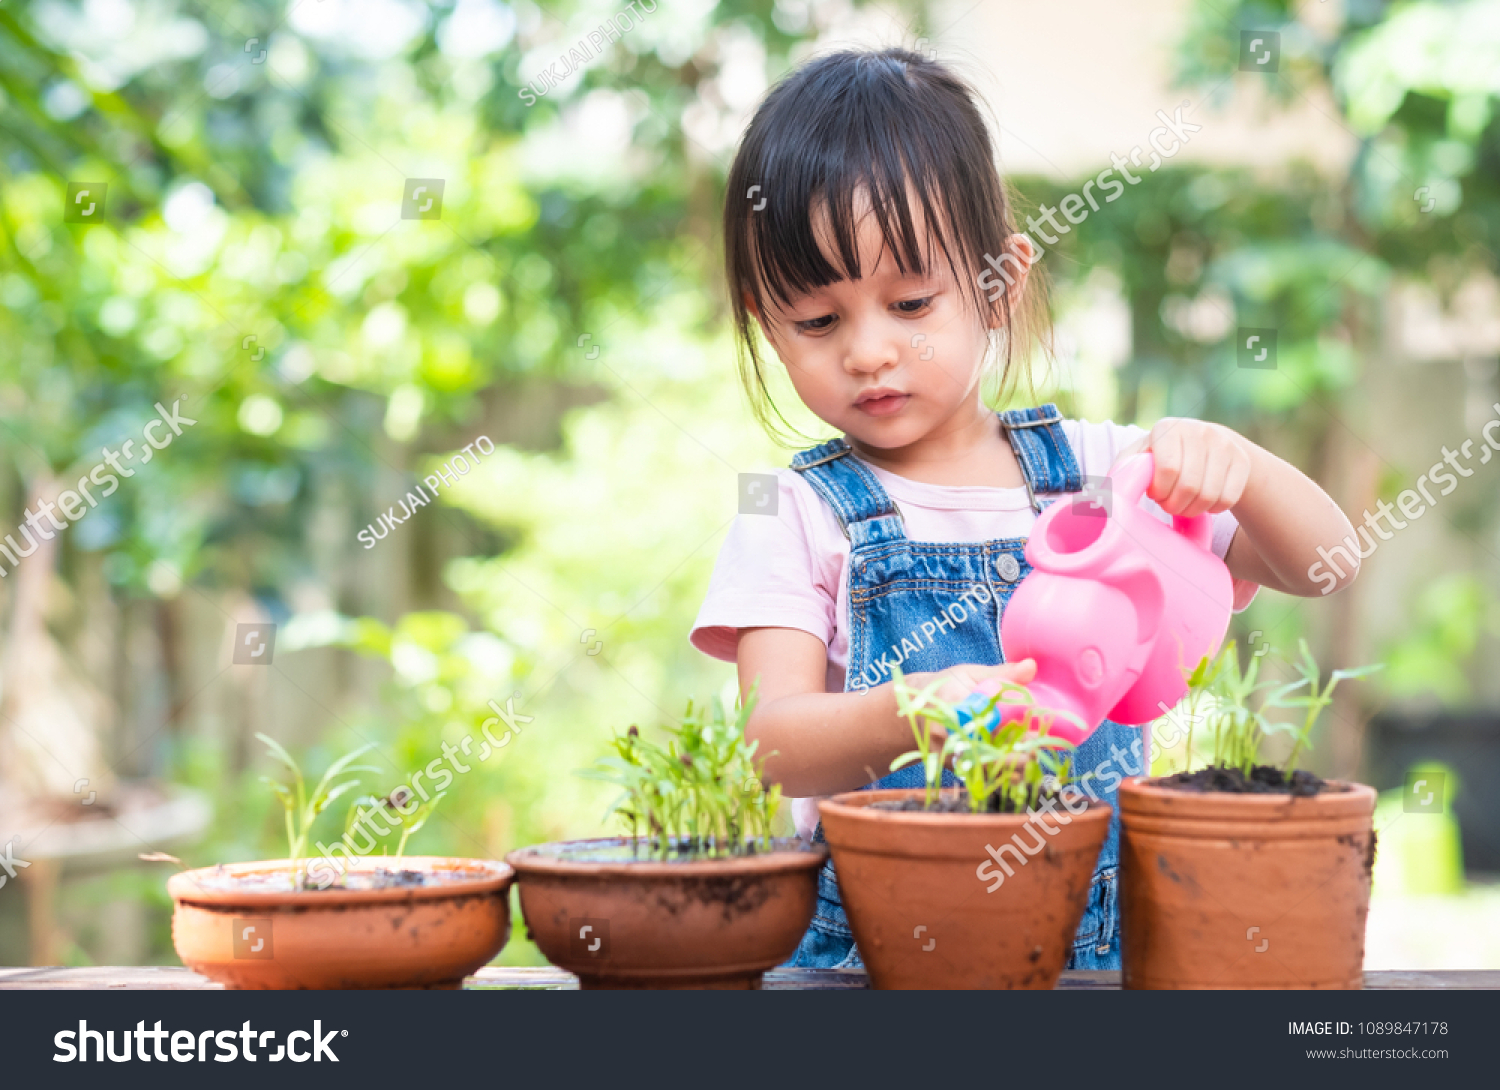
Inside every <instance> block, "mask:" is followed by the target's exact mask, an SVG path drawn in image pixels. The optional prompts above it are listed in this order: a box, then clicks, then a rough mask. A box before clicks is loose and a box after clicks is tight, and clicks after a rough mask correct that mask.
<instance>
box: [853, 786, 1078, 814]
mask: <svg viewBox="0 0 1500 1090" xmlns="http://www.w3.org/2000/svg"><path fill="white" fill-rule="evenodd" d="M1056 797H1057V794H1056V792H1049V793H1046V794H1044V795H1043V796H1042V798H1056ZM870 809H871V810H895V811H899V812H902V813H919V812H920V813H927V814H972V813H974V811H973V810H971V809H969V793H968V792H967V791H959V792H956V793H952V792H949V791H944V792H943V794H942V795H940V796H939V797H938V800H937V802H936V803H935V804H934V805H932V806H928V805H927V800H926V799H924V798H922V797H921V796H917V797H916V798H910V799H895V800H891V801H888V802H886V801H882V802H872V803H870ZM1025 812H1026V811H1025V810H1024V809H1019V808H1017V807H1016V805H1015V804H1014V803H1013V802H1012V801H1011V799H1010V798H1009V797H1007V796H1003V795H1002V794H1001V793H1000V792H998V791H997V792H996V793H995V794H993V795H991V796H990V797H989V799H988V800H987V802H986V805H985V808H984V809H983V810H981V811H979V813H982V814H1022V813H1025Z"/></svg>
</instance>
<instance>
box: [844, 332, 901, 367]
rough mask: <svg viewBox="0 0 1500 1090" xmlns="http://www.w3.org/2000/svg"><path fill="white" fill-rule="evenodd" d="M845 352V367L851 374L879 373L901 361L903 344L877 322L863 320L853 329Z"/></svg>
mask: <svg viewBox="0 0 1500 1090" xmlns="http://www.w3.org/2000/svg"><path fill="white" fill-rule="evenodd" d="M852 334H853V335H852V336H851V337H850V338H849V341H848V348H847V349H846V350H845V353H844V369H845V370H846V371H848V372H849V373H850V374H856V375H873V374H878V373H879V372H880V371H881V369H883V368H885V367H892V366H895V365H896V364H897V363H899V362H901V345H900V342H899V341H898V340H897V339H896V338H895V337H893V336H891V335H889V334H888V333H887V332H886V331H885V330H882V329H880V328H879V323H876V322H861V323H859V324H858V325H857V326H855V328H854V329H853V330H852Z"/></svg>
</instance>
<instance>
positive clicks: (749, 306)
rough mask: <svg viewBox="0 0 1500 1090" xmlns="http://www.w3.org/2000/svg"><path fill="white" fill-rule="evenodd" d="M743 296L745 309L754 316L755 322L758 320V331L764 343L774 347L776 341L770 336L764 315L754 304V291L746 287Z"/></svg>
mask: <svg viewBox="0 0 1500 1090" xmlns="http://www.w3.org/2000/svg"><path fill="white" fill-rule="evenodd" d="M744 298H745V310H746V311H748V312H749V313H750V314H751V315H753V316H754V318H755V320H756V322H758V323H759V324H760V331H761V334H762V335H763V336H764V337H765V338H766V343H767V344H769V345H772V346H773V347H774V346H775V344H776V342H775V340H773V339H772V337H771V330H770V329H769V327H767V325H766V318H765V315H763V314H762V313H761V312H760V308H759V307H758V306H756V305H755V295H754V293H752V292H751V291H750V290H749V289H748V288H747V289H746V290H745V293H744Z"/></svg>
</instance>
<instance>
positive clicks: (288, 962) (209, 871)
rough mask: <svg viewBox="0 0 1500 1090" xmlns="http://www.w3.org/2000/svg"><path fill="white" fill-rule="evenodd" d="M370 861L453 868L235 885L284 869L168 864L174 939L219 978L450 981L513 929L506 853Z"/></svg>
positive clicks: (370, 863) (364, 866)
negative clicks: (317, 883)
mask: <svg viewBox="0 0 1500 1090" xmlns="http://www.w3.org/2000/svg"><path fill="white" fill-rule="evenodd" d="M377 867H384V868H386V869H388V870H397V869H399V870H408V871H422V872H424V873H431V872H434V871H436V872H439V873H441V874H443V875H445V877H446V876H448V875H451V876H452V877H451V880H447V881H444V882H443V883H442V884H441V885H432V886H413V887H407V888H399V887H398V888H389V889H352V890H342V889H328V890H317V889H309V890H302V891H294V890H273V889H254V888H236V879H238V880H241V881H243V880H245V879H249V880H251V881H252V882H253V881H254V880H256V879H262V880H264V879H267V878H272V877H275V876H277V875H281V874H286V873H287V872H288V871H289V870H290V868H291V863H290V862H288V861H287V860H284V859H282V860H273V861H268V862H259V863H231V864H228V865H226V866H224V867H222V868H220V867H203V868H200V869H198V870H191V871H184V872H182V873H181V874H175V875H173V876H172V877H171V878H170V879H168V881H167V892H168V893H170V894H171V895H172V900H173V902H175V911H174V912H173V914H172V943H173V945H174V946H176V947H177V956H178V957H180V958H181V959H182V963H183V964H184V965H186V966H187V967H188V968H189V969H192V970H194V971H195V972H199V973H202V974H203V975H204V976H207V977H209V978H210V979H212V980H217V981H219V982H220V983H221V984H223V985H224V986H225V987H226V988H319V989H322V988H457V987H458V986H459V985H460V984H461V983H462V982H463V978H464V977H466V976H468V975H469V974H470V973H472V972H474V971H475V970H476V969H478V968H479V967H480V966H481V965H485V964H487V963H488V962H489V961H490V960H491V959H493V958H494V956H495V955H496V954H498V953H499V952H500V948H501V947H503V946H504V945H505V940H506V938H507V937H508V936H509V934H510V885H511V882H512V881H513V880H514V878H515V875H514V872H512V871H511V869H510V868H509V867H507V866H506V865H505V864H504V863H497V862H490V861H488V860H479V859H446V858H441V857H435V856H406V857H403V858H401V859H399V860H398V859H391V858H388V857H371V858H368V859H361V860H359V861H358V862H356V863H354V864H353V865H351V866H350V868H349V873H350V874H352V875H358V874H362V873H368V872H370V871H373V870H374V869H375V868H377Z"/></svg>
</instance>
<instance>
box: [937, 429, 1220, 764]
mask: <svg viewBox="0 0 1500 1090" xmlns="http://www.w3.org/2000/svg"><path fill="white" fill-rule="evenodd" d="M1155 469H1156V462H1155V459H1153V458H1152V456H1151V455H1150V454H1149V453H1143V454H1136V455H1132V456H1131V457H1129V458H1127V459H1126V460H1125V461H1123V462H1121V463H1120V465H1119V467H1118V469H1117V470H1116V471H1115V473H1114V474H1113V476H1112V481H1113V485H1112V499H1113V502H1112V504H1111V506H1112V508H1113V510H1112V511H1111V512H1108V513H1107V512H1106V510H1105V509H1104V508H1102V507H1101V506H1099V505H1098V504H1093V503H1088V502H1087V501H1085V500H1083V499H1061V500H1058V501H1057V502H1056V503H1053V504H1052V505H1051V506H1050V507H1048V508H1047V510H1045V511H1043V512H1042V514H1041V516H1040V517H1038V519H1037V521H1036V526H1035V528H1034V529H1033V530H1032V533H1031V538H1030V540H1028V541H1027V543H1026V559H1027V560H1028V561H1030V562H1031V566H1032V567H1033V568H1034V569H1035V571H1033V572H1032V574H1031V575H1030V576H1028V577H1027V578H1026V579H1025V580H1024V581H1023V582H1022V583H1021V585H1020V586H1019V587H1017V588H1016V591H1015V594H1014V595H1013V596H1012V597H1011V600H1010V604H1009V605H1007V606H1006V607H1005V613H1004V616H1003V618H1002V619H1001V622H1000V641H1001V645H1002V646H1003V647H1004V649H1005V658H1006V661H1008V662H1020V661H1021V660H1022V659H1027V658H1030V659H1035V660H1036V679H1035V680H1034V681H1033V682H1031V683H1030V684H1029V685H1028V686H1027V688H1028V689H1029V690H1030V692H1031V694H1032V697H1033V698H1034V700H1035V702H1036V704H1035V706H1036V708H1037V709H1039V710H1042V709H1044V710H1046V711H1048V712H1053V713H1056V718H1055V720H1054V721H1053V724H1052V726H1051V729H1050V731H1049V733H1050V734H1051V735H1053V736H1054V737H1058V738H1063V739H1066V740H1067V741H1070V742H1073V743H1075V744H1076V743H1079V742H1082V741H1083V740H1084V739H1085V738H1087V737H1088V736H1089V735H1090V734H1092V733H1093V732H1094V730H1095V728H1097V727H1098V726H1099V724H1100V722H1102V721H1103V720H1105V719H1113V720H1114V721H1115V722H1117V723H1126V724H1130V725H1136V724H1140V723H1147V722H1150V721H1151V720H1153V719H1156V718H1158V717H1160V716H1161V715H1162V709H1163V706H1165V707H1167V708H1171V707H1172V706H1173V705H1174V704H1176V703H1177V701H1179V700H1180V699H1182V697H1183V696H1184V695H1185V694H1186V692H1187V680H1186V674H1187V673H1190V672H1191V671H1192V670H1193V668H1194V667H1196V666H1197V665H1198V662H1199V660H1200V659H1202V658H1203V656H1204V655H1212V654H1214V653H1215V652H1217V651H1218V649H1219V645H1220V643H1222V642H1223V639H1224V634H1225V632H1226V631H1228V628H1229V614H1230V612H1231V610H1232V608H1233V603H1234V589H1233V583H1232V580H1231V578H1230V575H1229V569H1228V568H1226V567H1225V566H1224V562H1223V561H1222V560H1220V559H1219V558H1218V557H1217V556H1215V555H1214V554H1213V553H1212V552H1211V551H1210V546H1211V543H1212V534H1213V529H1212V519H1210V517H1209V516H1208V515H1199V516H1197V517H1196V518H1181V517H1175V518H1173V520H1172V524H1171V525H1170V526H1169V525H1167V524H1166V523H1164V522H1163V521H1162V520H1161V519H1160V518H1159V517H1157V516H1156V515H1154V514H1153V513H1151V512H1149V511H1147V510H1146V509H1145V508H1144V507H1142V506H1141V498H1142V497H1143V496H1144V495H1145V494H1146V489H1147V488H1149V487H1150V484H1151V478H1152V475H1153V473H1154V472H1155ZM996 691H998V687H996V688H991V689H990V691H989V692H988V693H984V694H983V695H982V696H981V695H980V694H974V695H973V696H970V697H969V698H968V700H966V701H965V702H964V703H965V706H966V707H967V708H968V710H970V711H971V712H972V711H973V710H977V708H982V707H983V704H984V703H985V702H987V700H988V698H989V697H991V696H993V694H994V693H995V692H996ZM998 710H999V711H1000V713H1001V718H1002V721H1003V722H1007V723H1008V722H1013V721H1015V720H1019V719H1021V718H1022V717H1023V715H1024V713H1025V710H1026V709H1025V707H1024V706H1023V705H1020V704H1008V703H1002V704H1000V705H999V706H998ZM965 718H967V717H965Z"/></svg>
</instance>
